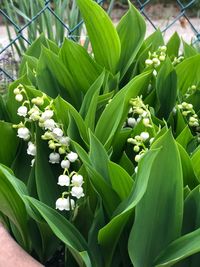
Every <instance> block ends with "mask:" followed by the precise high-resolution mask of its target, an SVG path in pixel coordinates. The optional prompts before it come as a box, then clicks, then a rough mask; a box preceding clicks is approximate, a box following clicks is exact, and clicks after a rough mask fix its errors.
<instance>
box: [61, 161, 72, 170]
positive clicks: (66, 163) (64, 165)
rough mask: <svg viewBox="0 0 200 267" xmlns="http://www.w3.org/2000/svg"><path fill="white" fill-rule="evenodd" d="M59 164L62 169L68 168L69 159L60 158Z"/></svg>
mask: <svg viewBox="0 0 200 267" xmlns="http://www.w3.org/2000/svg"><path fill="white" fill-rule="evenodd" d="M60 165H61V167H62V168H63V169H69V167H70V161H69V160H67V159H65V160H62V161H61V164H60Z"/></svg>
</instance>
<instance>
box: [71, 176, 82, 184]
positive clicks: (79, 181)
mask: <svg viewBox="0 0 200 267" xmlns="http://www.w3.org/2000/svg"><path fill="white" fill-rule="evenodd" d="M72 184H73V186H82V184H83V176H82V175H80V174H74V175H73V176H72Z"/></svg>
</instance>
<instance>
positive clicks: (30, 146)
mask: <svg viewBox="0 0 200 267" xmlns="http://www.w3.org/2000/svg"><path fill="white" fill-rule="evenodd" d="M27 154H28V155H31V156H35V155H36V145H35V144H33V143H32V142H28V148H27Z"/></svg>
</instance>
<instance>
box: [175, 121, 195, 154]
mask: <svg viewBox="0 0 200 267" xmlns="http://www.w3.org/2000/svg"><path fill="white" fill-rule="evenodd" d="M193 139H194V136H193V135H192V133H191V131H190V128H189V126H188V125H186V126H185V128H184V129H183V131H182V132H181V133H180V134H179V135H178V137H177V138H176V141H177V142H178V143H179V144H180V145H181V146H182V147H183V148H185V150H187V146H188V144H189V143H190V142H191V141H192V140H193Z"/></svg>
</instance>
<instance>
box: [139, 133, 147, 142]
mask: <svg viewBox="0 0 200 267" xmlns="http://www.w3.org/2000/svg"><path fill="white" fill-rule="evenodd" d="M140 137H141V138H142V140H144V141H146V140H147V139H148V138H149V133H148V132H142V133H141V134H140Z"/></svg>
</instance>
